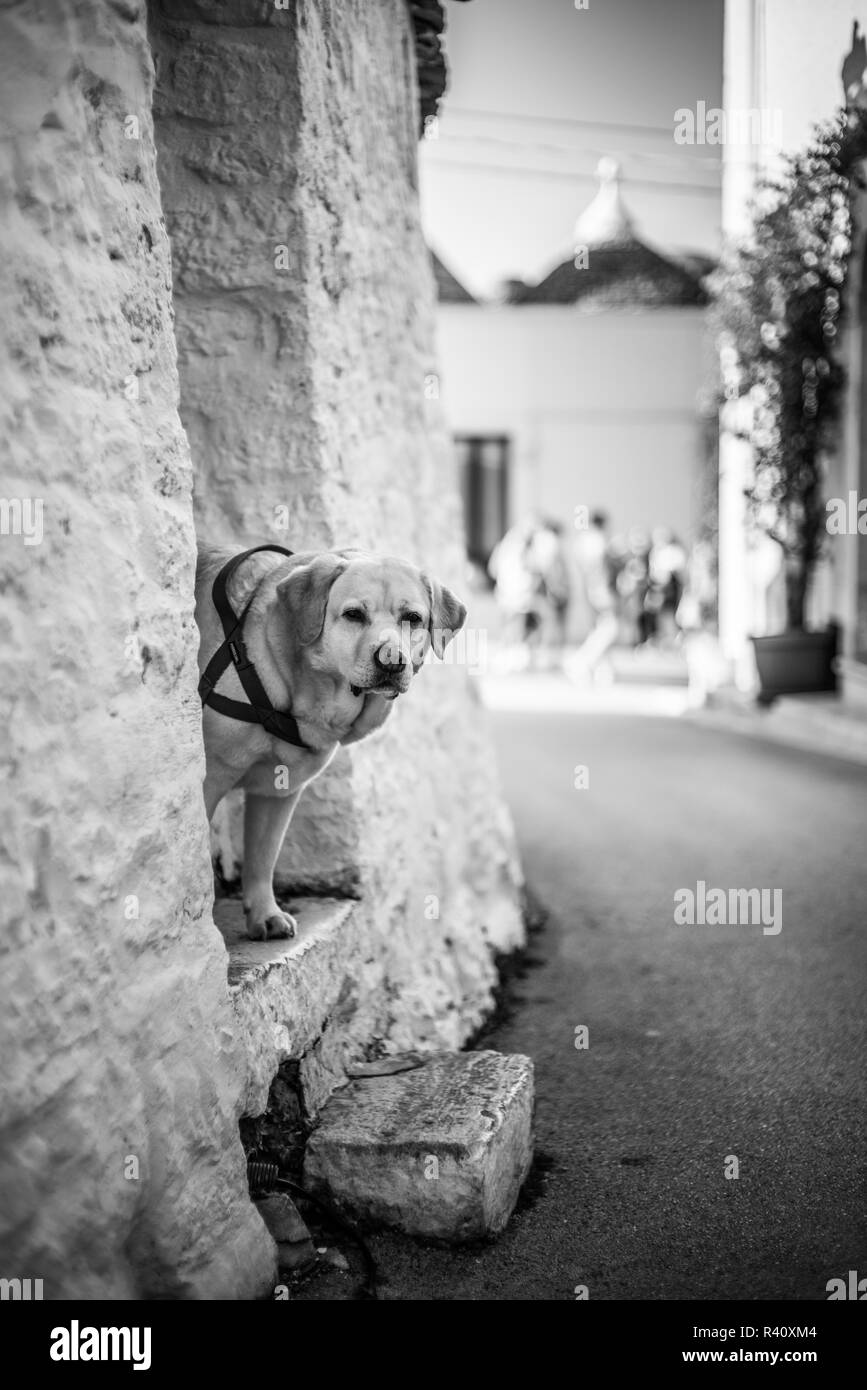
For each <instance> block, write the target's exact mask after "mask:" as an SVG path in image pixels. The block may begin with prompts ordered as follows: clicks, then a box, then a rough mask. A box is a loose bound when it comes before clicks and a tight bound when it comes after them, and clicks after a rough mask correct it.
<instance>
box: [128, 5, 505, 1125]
mask: <svg viewBox="0 0 867 1390" xmlns="http://www.w3.org/2000/svg"><path fill="white" fill-rule="evenodd" d="M236 10H237V7H233V11H232V15H231V19H230V22H229V23H222V24H221V23H219V22H215V14H216V10H215V8H214V7H213V6H205V5H204V4H198V3H196V4H183V5H179V4H175V3H172V4H171V5H169V4H165V5H163V6H162V7H158V8H156V9H155V10H154V12H153V16H152V42H153V45H154V52H155V58H156V65H157V84H156V96H155V114H156V131H157V146H158V151H159V171H160V181H161V186H162V194H163V203H164V206H165V210H166V218H167V224H168V229H169V235H170V238H171V243H172V258H173V270H174V282H175V313H176V332H177V341H178V354H179V369H180V377H181V417H182V419H183V421H184V424H185V426H186V429H187V432H188V435H189V438H190V445H191V449H192V454H193V461H194V471H195V493H196V511H197V525H198V528H199V530H200V532H201V533H202V534H204V535H206V536H208V537H209V538H211V537H212V538H213V539H214V540H217V541H220V542H224V541H225V542H229V543H233V544H236V545H238V546H239V547H241V546H246V545H254V544H257V543H261V542H262V541H267V540H273V541H276V542H278V543H280V544H284V545H288V546H289V547H290V548H294V549H298V548H301V547H309V546H311V545H313V546H315V545H323V546H329V545H334V546H346V545H360V546H364V547H367V548H371V549H379V550H383V551H386V552H391V553H397V554H401V555H406V556H408V557H409V558H411V559H413V560H415V561H416V562H417V563H419V564H420V565H421V566H422V567H425V568H428V569H429V570H430V571H431V572H432V573H434V574H436V575H437V577H438V578H440V579H441V580H442V581H444V582H447V583H449V584H451V585H452V587H454V588H455V589H456V590H457V591H458V592H460V591H461V590H462V588H463V578H464V573H463V554H464V549H463V535H462V521H461V515H460V505H459V501H458V494H457V488H456V479H455V475H454V464H453V457H452V451H451V447H450V444H449V440H448V436H447V433H446V429H445V426H444V422H443V419H442V416H441V413H440V407H439V402H438V400H437V399H436V361H435V358H434V355H433V348H432V344H433V310H434V302H433V284H432V276H431V272H430V268H429V262H428V256H427V253H426V249H425V246H424V242H423V239H422V234H421V229H420V225H419V213H418V197H417V187H416V152H417V122H418V109H417V91H416V86H415V66H414V65H415V57H414V38H413V32H412V26H411V23H410V19H409V15H408V11H407V8H406V6H405V4H404V2H403V0H380V3H377V4H376V5H371V4H367V3H364V0H340V2H339V3H337V2H336V0H316V3H309V0H298V3H297V4H296V5H294V6H292V7H291V8H290V9H289V10H287V11H281V12H275V11H273V10H268V11H267V12H266V11H265V10H262V11H256V10H255V7H250V8H248V9H246V10H244V12H243V13H244V14H245V15H246V19H245V20H244V22H241V21H240V19H239V15H238V14H237V13H236V12H235V11H236ZM287 520H288V524H284V523H286V522H287ZM219 843H220V849H221V858H222V864H223V868H224V869H227V868H228V870H229V873H230V874H232V873H233V872H236V871H237V863H238V860H239V858H240V848H239V844H240V836H239V834H238V823H237V810H236V812H235V814H234V816H233V815H228V816H227V817H226V818H225V820H224V822H223V830H222V833H221V838H220V841H219ZM514 866H515V859H514V850H513V845H512V838H511V830H510V827H509V825H508V823H507V821H506V819H505V812H504V811H503V807H502V802H501V800H500V797H499V792H498V789H497V785H496V776H495V771H494V760H493V755H492V751H491V747H490V744H489V742H488V737H487V733H486V729H485V725H484V722H483V715H482V712H481V710H480V709H479V708H478V705H477V702H476V700H475V698H474V695H473V690H472V688H471V686H470V683H469V682H468V679H467V674H466V670H465V669H464V667H463V666H460V665H458V664H452V665H439V663H437V664H435V665H432V666H430V667H428V668H426V669H425V670H424V671H423V672H422V673H421V674H420V675H419V676H418V677H417V679H416V681H415V682H414V683H413V687H412V689H411V690H410V692H409V694H408V695H407V696H406V697H403V698H402V699H401V700H400V701H399V702H398V706H397V707H396V709H395V711H394V714H393V716H392V718H391V720H390V721H389V724H388V725H387V726H386V729H385V731H384V732H383V734H382V735H381V736H379V737H377V738H375V739H372V740H369V741H367V742H365V743H362V744H360V745H358V747H357V748H355V749H352V750H344V751H343V752H342V753H341V754H340V755H339V756H338V758H337V759H336V760H335V763H334V764H333V765H332V767H331V768H330V769H329V770H328V772H327V773H326V775H325V776H324V777H322V778H321V779H319V780H318V781H317V782H316V783H315V784H314V786H313V787H312V788H309V789H308V790H307V791H306V792H305V794H304V796H303V798H302V801H301V805H300V807H299V810H298V812H297V813H296V817H295V820H294V822H293V826H292V828H291V829H290V833H289V836H288V839H287V844H286V847H285V849H284V853H283V856H282V859H281V862H280V865H279V868H278V878H279V880H280V881H281V883H282V885H283V886H284V887H285V888H286V889H287V890H296V891H301V892H304V891H313V892H316V893H326V894H337V895H339V894H341V893H347V892H348V893H351V894H353V895H355V896H360V897H361V902H360V903H359V905H358V909H357V910H355V911H353V915H352V920H351V924H350V925H349V926H348V928H347V932H346V934H345V937H344V939H343V940H342V941H341V943H340V948H339V950H337V951H331V952H330V954H329V959H330V962H331V966H330V968H331V972H332V978H331V979H330V984H329V993H330V994H331V995H333V996H335V997H339V998H340V999H341V1008H340V1010H339V1016H338V1015H335V1016H334V1017H333V1018H332V1019H331V1021H330V1022H329V1021H326V1024H325V1027H324V1029H322V1030H321V1037H320V1039H319V1041H318V1042H317V1043H316V1044H315V1045H314V1046H313V1047H312V1048H311V1049H310V1050H309V1051H308V1053H307V1054H306V1056H305V1060H304V1062H303V1063H302V1074H303V1075H305V1077H306V1081H307V1088H308V1103H309V1104H310V1106H311V1108H312V1109H313V1110H315V1109H316V1106H317V1105H318V1104H319V1103H320V1101H321V1100H322V1099H324V1098H325V1097H326V1096H327V1094H328V1092H329V1090H330V1089H331V1088H332V1087H333V1085H334V1084H336V1083H337V1082H338V1081H339V1080H341V1079H342V1066H343V1062H344V1061H345V1060H346V1057H347V1056H348V1055H350V1056H351V1055H358V1053H359V1052H360V1051H361V1050H362V1049H364V1048H366V1047H367V1046H368V1045H369V1044H370V1043H371V1041H375V1042H377V1043H381V1044H382V1045H384V1046H386V1047H387V1048H388V1049H389V1050H390V1049H392V1048H408V1047H416V1046H428V1047H443V1046H445V1047H457V1046H459V1045H460V1044H461V1043H462V1042H463V1041H464V1040H465V1038H466V1037H467V1036H468V1034H469V1033H470V1032H471V1031H472V1030H473V1029H474V1028H475V1027H476V1026H477V1025H478V1023H479V1022H480V1021H481V1019H482V1018H483V1016H484V1014H485V1012H486V1010H487V1009H488V1008H489V1006H490V1003H491V989H492V986H493V984H494V982H495V966H494V957H495V954H496V953H497V952H501V951H508V950H510V949H513V948H514V947H516V946H517V945H518V944H519V943H520V941H521V939H522V925H521V921H520V915H519V912H518V908H517V892H516V887H517V885H516V871H515V867H514ZM285 1021H286V1022H287V1023H288V1024H289V1025H290V1028H291V1031H292V1032H293V1033H298V1032H299V1029H298V1028H297V1022H298V1021H297V1020H295V1019H291V1020H290V1019H287V1020H285ZM300 1031H301V1032H303V1031H304V1030H303V1029H301V1030H300ZM255 1090H256V1092H257V1094H258V1093H259V1092H260V1090H261V1087H260V1086H257V1087H256V1088H255Z"/></svg>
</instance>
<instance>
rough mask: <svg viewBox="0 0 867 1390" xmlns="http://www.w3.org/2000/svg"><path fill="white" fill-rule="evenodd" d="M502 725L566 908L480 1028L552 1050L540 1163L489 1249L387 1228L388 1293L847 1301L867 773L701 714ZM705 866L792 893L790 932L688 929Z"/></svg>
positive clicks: (520, 800)
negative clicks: (579, 779) (687, 895)
mask: <svg viewBox="0 0 867 1390" xmlns="http://www.w3.org/2000/svg"><path fill="white" fill-rule="evenodd" d="M494 729H495V735H496V739H497V744H498V748H499V752H500V759H501V768H502V779H503V784H504V788H505V791H506V794H507V797H508V799H509V801H510V804H511V806H512V811H513V815H514V817H515V822H516V826H517V831H518V836H519V841H520V846H521V852H522V855H523V862H524V868H525V872H526V876H527V879H528V882H529V883H530V884H531V885H532V887H533V889H534V891H535V894H536V895H537V896H538V898H539V899H541V901H542V902H543V903H544V904H546V905H547V907H548V909H549V910H550V916H549V920H548V924H547V927H546V928H545V930H544V931H543V932H542V933H540V934H539V935H537V936H536V937H535V938H534V941H533V946H532V949H531V952H530V961H529V968H528V969H526V970H525V971H524V972H523V977H522V978H521V979H519V980H518V981H517V982H516V984H515V986H514V988H513V1008H512V1009H511V1011H510V1013H509V1014H508V1016H507V1017H506V1019H505V1020H504V1021H503V1022H502V1023H501V1024H500V1025H499V1026H498V1027H497V1028H496V1030H495V1031H494V1032H493V1033H492V1034H491V1035H490V1036H489V1037H488V1038H486V1039H485V1042H484V1045H485V1046H492V1047H496V1048H498V1049H501V1050H503V1051H511V1052H523V1053H528V1054H529V1055H530V1056H531V1057H532V1058H533V1059H534V1062H535V1066H536V1086H537V1124H536V1137H537V1163H536V1168H535V1170H534V1173H533V1174H532V1176H531V1179H530V1181H529V1183H528V1185H527V1189H526V1192H525V1196H524V1198H523V1199H522V1202H521V1204H520V1206H519V1209H518V1211H517V1212H516V1214H515V1216H514V1218H513V1220H512V1222H511V1224H510V1226H509V1228H508V1230H507V1231H506V1233H505V1234H504V1235H503V1236H501V1237H500V1239H499V1240H498V1241H497V1242H495V1243H493V1244H491V1245H488V1246H483V1247H477V1248H474V1249H467V1250H444V1249H437V1248H435V1247H425V1246H421V1245H419V1244H417V1243H416V1242H413V1241H410V1240H406V1239H403V1238H399V1237H394V1236H386V1235H379V1236H376V1237H374V1238H372V1239H371V1241H370V1246H371V1249H372V1251H373V1253H374V1255H375V1257H376V1260H377V1262H378V1265H379V1272H380V1297H381V1298H385V1299H447V1300H464V1299H487V1300H500V1299H506V1300H508V1299H528V1300H561V1299H570V1300H571V1299H573V1298H574V1297H575V1292H574V1291H575V1288H576V1286H577V1285H586V1286H587V1288H588V1291H589V1296H590V1298H591V1299H689V1298H698V1299H718V1300H725V1299H765V1298H784V1299H825V1298H826V1297H827V1294H826V1291H825V1285H826V1283H827V1281H828V1280H829V1279H831V1278H835V1277H844V1278H845V1277H846V1272H847V1271H848V1270H849V1269H858V1270H859V1271H860V1275H861V1277H864V1276H867V1202H865V1188H867V1183H865V1177H867V1142H865V1140H867V1134H865V1130H867V1106H865V1092H867V1065H865V1063H867V1043H865V992H867V909H865V904H867V852H865V848H867V846H865V841H867V834H865V829H867V768H864V767H856V766H851V765H849V764H847V763H844V762H842V761H837V760H835V759H832V758H828V757H825V756H819V755H813V754H808V753H804V752H797V751H790V750H787V749H784V748H781V747H778V746H774V745H771V744H763V743H759V742H755V741H753V740H747V739H742V738H739V737H738V736H737V735H736V734H728V733H723V732H718V731H713V730H708V729H705V728H702V727H699V726H697V725H696V724H694V723H691V722H689V721H684V720H679V719H667V718H658V719H654V718H646V717H637V716H631V715H608V714H599V713H591V714H587V713H582V714H566V713H545V714H540V713H538V712H512V713H499V714H497V715H495V716H494ZM578 764H585V765H586V766H587V767H588V769H589V787H588V788H587V789H586V790H576V789H575V788H574V786H573V781H574V775H573V773H574V768H575V766H576V765H578ZM699 879H703V880H704V881H705V882H706V883H707V885H708V887H710V886H718V887H724V888H726V889H728V888H732V887H736V888H753V887H757V888H780V889H781V890H782V930H781V931H780V932H779V934H777V935H770V934H767V935H766V934H765V933H764V932H763V931H762V928H761V927H760V926H758V925H753V926H716V927H713V926H701V925H695V926H679V925H676V924H675V922H674V894H675V892H676V890H677V889H679V888H685V887H691V888H693V889H694V888H695V886H696V883H697V881H698V880H699ZM581 1025H583V1026H586V1027H587V1028H588V1029H589V1047H588V1048H587V1049H586V1050H578V1049H576V1047H575V1045H574V1044H575V1029H576V1027H578V1026H581ZM730 1155H733V1156H735V1157H736V1158H737V1159H738V1164H739V1176H738V1177H737V1178H726V1177H725V1169H726V1162H727V1158H728V1156H730ZM729 1167H730V1168H731V1167H732V1165H730V1164H729Z"/></svg>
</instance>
